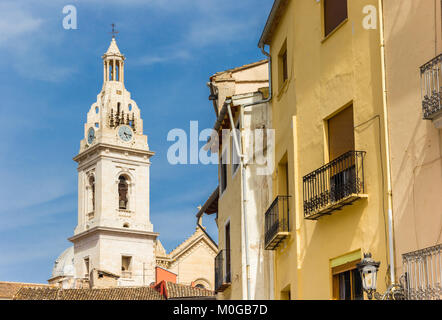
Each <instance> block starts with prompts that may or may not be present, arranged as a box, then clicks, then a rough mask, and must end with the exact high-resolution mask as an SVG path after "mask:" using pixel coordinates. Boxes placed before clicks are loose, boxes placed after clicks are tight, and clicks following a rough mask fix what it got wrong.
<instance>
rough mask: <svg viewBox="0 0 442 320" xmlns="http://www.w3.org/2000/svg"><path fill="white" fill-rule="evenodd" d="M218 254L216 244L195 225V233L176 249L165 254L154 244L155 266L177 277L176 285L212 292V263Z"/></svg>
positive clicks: (200, 227)
mask: <svg viewBox="0 0 442 320" xmlns="http://www.w3.org/2000/svg"><path fill="white" fill-rule="evenodd" d="M217 253H218V247H217V245H216V243H215V242H214V241H213V240H212V239H211V238H210V236H209V235H208V234H207V233H206V231H205V230H204V227H202V226H200V225H197V227H196V230H195V232H194V233H193V234H192V235H191V236H190V237H189V238H187V239H186V240H185V241H184V242H182V243H181V244H180V245H179V246H178V247H176V248H175V249H174V250H172V251H171V252H170V253H167V252H166V250H165V249H164V248H163V246H162V245H161V242H160V241H159V240H157V242H156V264H157V266H160V267H163V268H165V269H167V270H168V271H170V272H172V273H175V274H176V275H177V283H179V284H183V285H188V286H199V287H203V288H205V289H208V290H213V288H214V286H215V284H214V281H215V278H214V269H215V265H214V261H215V256H216V254H217Z"/></svg>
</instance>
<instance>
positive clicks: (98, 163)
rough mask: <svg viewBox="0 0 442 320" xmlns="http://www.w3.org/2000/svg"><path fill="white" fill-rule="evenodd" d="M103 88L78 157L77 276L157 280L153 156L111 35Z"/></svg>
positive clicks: (125, 282) (130, 282)
mask: <svg viewBox="0 0 442 320" xmlns="http://www.w3.org/2000/svg"><path fill="white" fill-rule="evenodd" d="M102 59H103V87H102V89H101V92H100V93H99V94H98V96H97V100H96V102H94V103H93V104H92V106H91V107H90V109H89V112H88V113H87V122H86V123H85V125H84V138H83V139H82V140H81V142H80V152H79V154H78V155H77V156H76V157H75V158H74V160H75V161H76V162H77V163H78V169H77V170H78V224H77V227H76V228H75V231H74V236H72V237H71V238H69V240H70V241H71V242H72V243H73V244H74V266H75V278H77V279H79V278H80V279H81V278H89V277H90V275H91V274H92V272H93V270H100V271H105V272H108V273H111V274H114V275H118V276H120V278H119V279H118V285H120V286H140V285H149V284H150V283H151V282H153V281H154V280H155V276H154V269H155V252H154V250H155V248H154V242H155V240H156V238H157V236H158V233H154V232H153V225H152V223H151V222H150V216H149V214H150V213H149V168H150V157H152V156H153V155H154V152H152V151H150V150H149V146H148V143H147V136H146V135H145V134H143V120H142V119H141V114H140V109H139V108H138V106H137V104H136V103H135V101H134V100H132V98H131V94H130V92H129V91H127V90H126V88H125V86H124V65H125V57H124V55H123V54H121V53H120V50H119V49H118V46H117V42H116V40H115V37H114V36H113V37H112V40H111V43H110V46H109V49H108V50H107V52H106V53H105V54H104V55H103V56H102Z"/></svg>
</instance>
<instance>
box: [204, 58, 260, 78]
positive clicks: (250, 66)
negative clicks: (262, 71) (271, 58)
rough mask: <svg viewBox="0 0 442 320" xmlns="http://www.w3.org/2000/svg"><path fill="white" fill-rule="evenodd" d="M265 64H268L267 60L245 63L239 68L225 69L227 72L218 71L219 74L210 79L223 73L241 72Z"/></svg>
mask: <svg viewBox="0 0 442 320" xmlns="http://www.w3.org/2000/svg"><path fill="white" fill-rule="evenodd" d="M266 62H268V60H267V59H263V60H259V61H255V62H252V63H247V64H244V65H242V66H239V67H235V68H231V69H227V70H224V71H219V72H217V73H215V74H214V75H213V76H212V77H216V76H219V75H221V74H223V73H228V72H238V71H241V70H244V69H248V68H252V67H255V66H258V65H261V64H264V63H266Z"/></svg>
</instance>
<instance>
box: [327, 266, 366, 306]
mask: <svg viewBox="0 0 442 320" xmlns="http://www.w3.org/2000/svg"><path fill="white" fill-rule="evenodd" d="M357 262H359V260H358V261H355V262H350V263H347V264H344V265H342V266H337V267H334V268H333V269H332V273H333V299H334V300H363V299H364V295H363V289H362V279H361V275H360V273H359V271H358V269H357V267H356V263H357Z"/></svg>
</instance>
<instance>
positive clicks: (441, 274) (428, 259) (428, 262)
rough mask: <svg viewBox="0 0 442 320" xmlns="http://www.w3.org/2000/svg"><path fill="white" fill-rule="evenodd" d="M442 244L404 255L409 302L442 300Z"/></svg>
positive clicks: (406, 293)
mask: <svg viewBox="0 0 442 320" xmlns="http://www.w3.org/2000/svg"><path fill="white" fill-rule="evenodd" d="M441 251H442V244H439V245H437V246H434V247H430V248H426V249H422V250H418V251H414V252H409V253H406V254H403V255H402V263H403V272H404V273H405V275H406V277H405V280H406V281H405V296H406V299H407V300H441V299H442V254H441Z"/></svg>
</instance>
